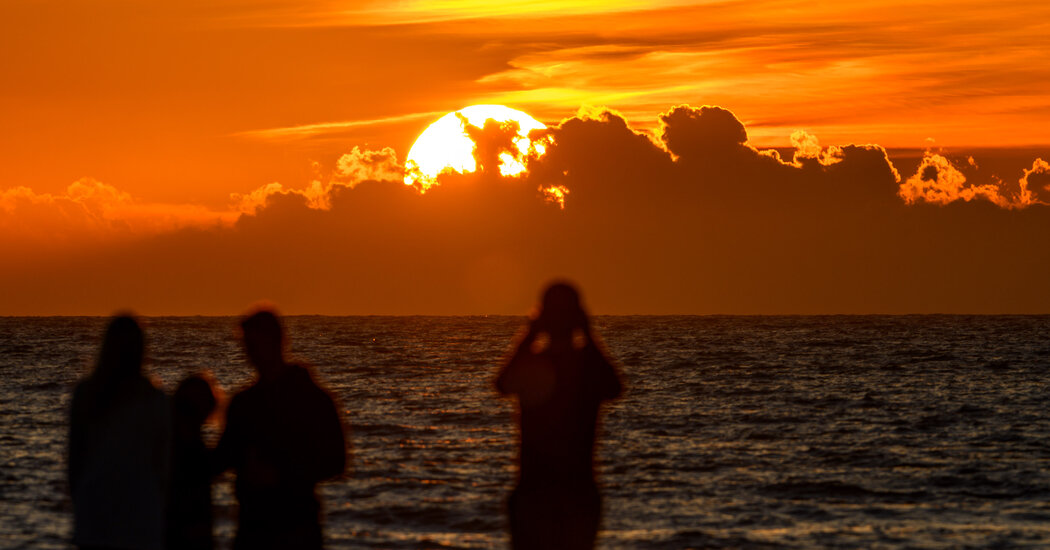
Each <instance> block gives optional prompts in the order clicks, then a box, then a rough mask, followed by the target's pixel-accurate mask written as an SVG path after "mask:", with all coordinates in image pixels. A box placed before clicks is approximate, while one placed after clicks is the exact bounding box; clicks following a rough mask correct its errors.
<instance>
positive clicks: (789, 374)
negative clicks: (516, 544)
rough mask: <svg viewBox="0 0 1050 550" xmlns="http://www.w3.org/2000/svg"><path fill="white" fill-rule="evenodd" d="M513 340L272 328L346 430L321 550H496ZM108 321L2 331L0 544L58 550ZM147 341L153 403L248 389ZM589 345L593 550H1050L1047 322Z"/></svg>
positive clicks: (226, 356)
mask: <svg viewBox="0 0 1050 550" xmlns="http://www.w3.org/2000/svg"><path fill="white" fill-rule="evenodd" d="M523 321H524V319H522V318H517V317H309V316H308V317H291V318H289V319H288V320H287V322H288V327H289V332H290V338H291V341H292V349H293V355H294V356H295V357H296V358H298V359H299V360H301V361H303V362H305V363H309V364H310V365H312V367H313V369H314V372H315V374H316V377H317V378H318V379H319V380H321V381H323V383H324V384H325V385H327V387H328V388H329V390H331V392H332V393H333V394H334V395H335V396H336V398H337V399H338V401H339V403H340V408H341V409H342V410H343V411H344V413H345V419H346V420H347V422H348V424H349V426H350V430H351V435H350V441H351V445H352V448H351V466H350V476H349V477H348V478H347V479H345V480H339V481H334V482H330V483H327V484H325V485H324V486H323V488H322V493H323V496H324V500H325V505H326V512H325V516H326V537H327V542H328V546H329V547H330V548H506V547H507V541H508V538H507V535H506V520H505V516H504V508H503V506H504V502H505V499H506V496H507V494H508V492H509V491H510V489H511V487H512V485H513V482H514V458H515V453H516V431H515V426H514V424H513V402H511V401H509V400H505V399H501V398H499V397H498V396H497V394H496V392H495V391H494V390H493V386H492V382H493V379H494V376H495V374H496V371H497V369H498V368H499V365H500V361H501V360H502V358H503V357H505V355H506V353H507V352H508V350H509V349H510V347H511V345H512V341H513V339H514V337H515V335H516V334H517V333H518V331H519V330H520V329H521V328H522V324H523ZM105 322H106V320H105V319H103V318H69V317H66V318H0V547H4V548H67V547H68V540H69V537H70V532H71V506H70V502H69V498H68V496H67V490H66V486H65V470H64V468H65V463H64V452H65V438H66V430H67V414H68V411H67V409H68V406H69V399H70V391H71V389H72V386H73V384H74V383H75V381H76V380H77V379H78V378H79V377H81V376H83V375H84V374H85V373H87V372H88V370H89V369H90V367H91V364H92V361H93V360H94V356H95V354H96V352H97V347H98V344H99V340H100V336H101V333H102V329H103V326H104V324H105ZM143 323H144V327H145V330H146V333H147V338H148V344H147V345H148V354H149V363H150V364H149V367H148V370H149V372H150V373H151V374H152V375H153V376H154V377H155V378H156V379H157V380H158V383H159V384H160V385H161V386H162V387H163V388H164V389H166V390H168V391H171V390H172V389H173V388H174V386H175V384H176V383H177V382H178V381H179V379H180V378H181V377H183V376H185V375H188V374H190V373H193V372H196V371H199V370H209V371H211V372H212V373H213V375H214V377H215V378H216V380H217V381H218V382H219V383H220V384H221V387H222V388H223V389H224V390H225V391H226V392H227V394H231V393H232V392H234V391H236V389H237V388H239V387H242V386H244V385H245V384H247V383H249V382H250V380H251V377H252V370H251V368H250V367H249V366H247V365H246V364H245V361H244V357H243V353H242V352H241V351H240V348H239V346H238V343H237V340H236V332H235V326H236V319H235V318H222V317H218V318H216V317H157V318H147V319H144V320H143ZM595 326H596V330H597V332H598V333H599V334H600V335H601V336H602V337H603V338H604V340H605V345H606V347H607V349H608V352H609V354H610V355H611V356H612V357H613V358H614V359H615V360H616V362H617V363H618V364H619V365H620V368H621V370H622V374H623V377H624V379H625V382H626V386H627V390H626V393H625V394H624V396H623V397H622V398H621V399H620V400H618V401H616V402H613V403H611V404H609V405H608V406H607V407H606V409H605V417H604V419H605V420H604V425H603V429H602V435H601V436H600V450H599V455H600V462H601V466H600V475H601V481H602V484H603V494H604V497H605V500H604V505H605V516H604V521H603V527H602V531H601V532H600V534H599V547H601V548H1024V547H1030V548H1046V547H1050V401H1048V397H1050V386H1048V379H1050V376H1048V369H1050V317H1047V316H1024V317H1000V316H974V317H970V316H888V317H883V316H845V317H843V316H831V317H721V316H717V317H598V318H596V319H595ZM208 436H209V438H210V439H212V440H214V438H215V436H216V428H215V427H214V426H210V427H209V433H208ZM231 479H232V478H231V477H230V476H229V475H227V476H225V477H223V478H220V479H219V480H218V481H217V482H216V484H215V488H214V495H215V501H216V516H217V523H218V526H217V531H218V533H217V535H218V539H219V541H220V542H221V547H227V546H228V543H229V540H230V538H231V536H232V532H233V525H234V518H235V517H236V503H235V501H234V500H233V498H232V495H231Z"/></svg>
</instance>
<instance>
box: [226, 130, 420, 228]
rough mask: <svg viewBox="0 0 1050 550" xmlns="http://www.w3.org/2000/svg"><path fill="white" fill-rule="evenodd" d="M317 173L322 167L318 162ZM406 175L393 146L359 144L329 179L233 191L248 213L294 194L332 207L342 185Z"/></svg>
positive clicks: (338, 163) (235, 200)
mask: <svg viewBox="0 0 1050 550" xmlns="http://www.w3.org/2000/svg"><path fill="white" fill-rule="evenodd" d="M314 171H315V172H320V171H321V167H320V166H319V165H317V164H316V163H315V166H314ZM404 177H405V168H404V166H403V165H401V164H400V163H399V162H398V160H397V153H396V152H395V151H394V150H393V149H392V148H390V147H384V148H383V149H380V150H378V151H373V150H368V149H361V148H360V147H358V146H356V145H355V146H354V148H353V149H352V150H351V151H350V152H349V153H346V154H344V155H342V156H340V157H339V159H338V160H337V161H336V163H335V168H334V169H333V170H332V172H331V174H330V175H329V176H328V177H327V178H315V179H313V180H312V181H310V183H309V185H307V186H306V187H304V188H302V189H298V188H290V187H285V186H284V185H282V184H281V183H279V182H272V183H268V184H266V185H263V186H260V187H258V188H256V189H254V190H252V191H250V192H248V193H231V194H230V200H231V201H233V203H234V208H235V210H237V211H238V212H241V213H244V214H255V213H256V212H258V210H259V209H260V208H262V207H264V206H266V205H267V204H268V203H269V201H270V200H271V199H272V198H273V197H276V196H288V195H294V196H297V197H301V198H302V199H303V200H304V202H305V203H306V204H307V205H308V206H309V207H310V208H313V209H316V210H328V209H330V208H331V207H332V202H331V197H332V194H333V193H334V192H336V191H338V190H339V189H342V188H351V189H352V188H353V187H354V186H356V185H357V184H359V183H361V182H363V181H387V182H398V183H400V182H401V181H402V180H403V179H404Z"/></svg>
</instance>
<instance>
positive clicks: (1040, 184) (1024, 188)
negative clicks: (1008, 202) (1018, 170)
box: [1020, 158, 1050, 204]
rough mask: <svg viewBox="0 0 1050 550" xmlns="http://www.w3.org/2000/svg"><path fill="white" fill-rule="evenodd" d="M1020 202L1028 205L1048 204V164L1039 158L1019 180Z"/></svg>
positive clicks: (1049, 172) (1049, 198)
mask: <svg viewBox="0 0 1050 550" xmlns="http://www.w3.org/2000/svg"><path fill="white" fill-rule="evenodd" d="M1020 184H1021V197H1022V199H1021V200H1022V201H1023V202H1025V203H1028V204H1050V163H1048V162H1046V161H1045V160H1043V159H1041V158H1039V159H1035V162H1033V163H1032V168H1031V169H1026V170H1025V171H1024V176H1023V177H1022V178H1021V181H1020Z"/></svg>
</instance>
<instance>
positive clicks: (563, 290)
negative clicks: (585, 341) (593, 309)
mask: <svg viewBox="0 0 1050 550" xmlns="http://www.w3.org/2000/svg"><path fill="white" fill-rule="evenodd" d="M540 304H541V310H540V313H539V317H538V318H537V322H538V324H539V325H540V326H541V327H543V330H545V331H546V332H547V333H548V334H549V335H550V336H551V338H570V337H572V334H573V331H575V330H576V329H582V328H584V327H585V326H586V324H587V313H586V312H585V311H584V310H583V306H581V305H580V293H579V292H577V291H576V288H575V287H573V286H572V285H571V284H569V283H567V282H555V283H552V284H551V285H550V286H548V287H547V289H546V290H545V291H544V292H543V298H542V299H541V301H540Z"/></svg>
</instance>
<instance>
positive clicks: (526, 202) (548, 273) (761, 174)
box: [0, 105, 1050, 314]
mask: <svg viewBox="0 0 1050 550" xmlns="http://www.w3.org/2000/svg"><path fill="white" fill-rule="evenodd" d="M659 121H660V125H661V128H660V131H658V132H654V133H649V132H646V131H644V130H637V129H635V128H634V127H632V125H631V124H630V123H628V121H627V120H626V118H625V117H623V116H622V115H620V114H618V113H616V112H613V111H609V110H593V109H592V110H588V111H586V112H581V113H580V114H579V115H577V116H573V117H570V118H568V119H566V120H563V121H561V122H560V123H558V124H554V125H550V126H549V127H548V128H547V129H546V130H543V131H540V132H537V133H536V134H535V136H534V137H535V138H536V139H539V140H541V143H542V144H543V145H544V147H545V151H546V152H545V154H543V155H537V154H533V155H531V156H522V157H521V160H522V161H524V162H526V163H527V166H528V171H527V172H526V173H524V174H522V175H520V176H516V177H505V176H503V175H502V174H501V173H500V171H499V170H493V169H492V167H497V166H500V164H499V162H500V158H499V155H500V154H503V153H506V150H507V149H508V144H507V139H506V138H507V135H506V134H507V132H505V130H506V128H503V127H502V126H500V125H485V126H482V127H479V128H478V129H477V130H478V131H477V133H476V135H475V139H476V141H477V142H478V143H477V149H476V151H475V155H476V156H477V157H478V164H479V165H481V166H483V167H484V166H486V163H489V164H488V166H490V169H488V170H485V169H482V170H479V171H477V172H476V173H468V174H458V173H446V174H442V175H440V176H439V182H440V184H439V185H436V186H433V187H431V188H430V189H428V190H427V192H426V193H425V194H423V193H421V190H420V189H417V188H415V187H412V186H407V185H404V183H403V181H402V180H401V177H400V176H401V175H402V174H403V172H402V171H401V170H402V169H401V168H400V165H399V164H398V163H397V160H396V157H395V156H394V155H393V152H392V151H389V150H382V151H364V150H360V149H358V150H356V151H351V152H350V153H348V154H347V155H345V156H344V157H342V159H340V161H337V162H336V164H335V165H334V167H328V168H317V170H316V174H315V176H314V177H313V178H311V181H310V183H309V184H308V185H306V186H303V187H298V188H289V187H286V186H284V185H281V184H279V183H272V184H268V185H265V186H262V187H260V188H259V189H257V190H255V191H253V192H251V193H246V194H244V195H239V196H236V197H234V198H235V199H236V200H235V201H234V203H233V205H232V206H231V208H230V213H231V214H232V215H234V216H235V219H236V221H235V222H234V223H232V224H229V223H227V224H226V225H223V226H221V227H218V228H210V229H205V230H201V229H199V228H198V227H199V226H192V225H190V226H186V227H187V228H186V229H183V230H180V231H175V232H168V233H157V234H152V236H151V237H149V238H148V239H146V240H144V241H142V242H140V243H137V244H134V245H129V247H130V248H128V247H125V248H123V249H121V250H114V251H109V252H107V251H100V252H99V253H98V254H97V255H95V256H92V257H90V258H72V259H68V260H67V261H65V262H64V263H63V262H59V263H57V264H54V265H52V266H50V267H36V268H34V267H32V266H30V267H28V268H26V269H22V270H20V271H19V272H17V273H16V272H13V271H12V272H7V273H0V289H3V288H24V289H27V291H26V292H27V293H26V294H25V296H23V295H22V294H18V295H12V296H4V297H3V298H4V299H0V304H2V305H3V307H4V308H6V309H0V313H19V312H27V311H30V310H32V311H35V312H38V313H48V312H70V311H69V310H68V309H63V308H67V306H68V304H70V303H77V304H79V305H80V307H83V308H85V309H80V310H77V311H75V312H78V313H87V312H95V313H106V312H107V311H110V310H111V309H113V307H114V306H115V305H117V304H119V305H128V306H133V307H138V308H139V309H140V310H142V311H144V312H146V313H229V312H236V311H239V310H240V308H242V307H243V306H244V304H246V303H250V302H252V301H255V300H258V299H260V298H267V299H272V300H274V301H275V302H277V303H279V304H281V305H282V307H283V308H284V309H285V310H286V311H288V312H291V313H295V312H299V313H332V314H336V313H405V314H408V313H446V314H458V313H520V312H522V311H526V310H527V308H528V307H529V306H530V305H531V303H532V301H533V300H534V298H535V296H534V294H535V292H536V290H537V288H538V287H539V286H540V285H541V284H542V283H543V282H545V281H546V280H548V279H550V278H552V277H555V276H567V277H570V278H573V279H576V280H577V281H579V282H580V284H581V285H582V286H583V288H584V289H585V291H586V292H587V293H588V296H589V297H590V298H589V301H590V302H591V303H592V304H594V305H595V307H596V308H597V309H598V311H599V312H605V313H686V312H689V313H832V312H838V313H841V312H855V313H872V312H887V313H891V312H896V313H899V312H960V311H966V312H974V311H982V312H994V311H1046V310H1048V309H1050V295H1046V294H1045V293H1044V294H1039V295H1038V296H1034V297H1033V293H1032V292H1031V288H1034V287H1035V286H1036V285H1039V284H1045V283H1043V282H1042V281H1041V274H1043V273H1045V272H1046V271H1047V270H1050V251H1046V250H1043V249H1040V248H1038V247H1032V246H1031V245H1030V241H1029V240H1026V239H1022V238H1014V237H1012V236H1023V235H1040V234H1047V232H1050V208H1048V207H1047V206H1044V205H1043V204H1040V201H1045V196H1046V193H1047V192H1048V191H1050V190H1048V189H1047V185H1048V184H1050V181H1048V177H1050V165H1048V163H1046V162H1044V161H1042V160H1037V161H1036V162H1035V163H1034V164H1032V166H1031V169H1028V170H1025V171H1024V173H1023V176H1022V177H1021V178H1020V179H1019V178H1017V177H1011V178H1009V180H1008V181H1015V182H1017V183H1016V185H1015V187H1016V189H1015V190H1014V191H1010V190H1007V189H1006V188H1005V187H1002V185H1001V183H996V182H995V181H992V180H989V181H990V183H985V182H984V181H981V182H980V183H979V184H974V181H976V179H975V178H976V176H975V174H977V170H978V168H977V167H976V166H974V165H972V164H970V163H968V162H966V161H965V157H962V159H960V160H958V161H953V160H952V159H950V158H949V155H947V154H941V153H935V152H932V151H928V152H927V153H926V154H925V155H923V156H922V157H921V158H916V159H915V160H914V162H915V163H916V164H917V166H915V170H914V173H913V171H912V166H911V165H908V167H907V169H906V172H907V173H910V174H912V175H911V176H909V177H907V178H905V179H903V181H902V177H901V175H900V171H898V169H897V167H896V166H895V165H894V162H891V160H890V156H889V155H888V153H887V151H886V150H885V149H884V148H882V147H879V146H877V145H840V146H822V145H821V144H820V142H819V140H818V139H817V138H816V137H815V136H812V135H810V134H808V133H805V132H796V133H795V134H794V135H793V136H791V139H792V145H793V148H791V149H784V150H782V151H781V152H778V151H773V150H759V149H757V148H755V147H754V146H753V145H751V143H750V142H749V139H748V134H747V129H746V127H745V126H744V125H743V124H742V123H741V122H740V120H739V119H738V118H737V117H736V116H735V115H734V114H733V113H732V112H730V111H728V110H726V109H722V108H719V107H712V106H705V107H697V108H694V107H689V106H682V105H680V106H676V107H674V108H672V109H670V110H668V111H667V112H665V113H664V114H663V115H661V116H660V118H659ZM782 153H783V155H784V156H785V157H790V158H789V159H785V158H782V157H781V154H782ZM1025 162H1026V163H1027V162H1028V161H1027V160H1026V161H1025ZM493 163H495V164H493ZM974 164H976V163H974ZM986 164H988V163H986V162H984V160H982V162H981V164H980V165H981V166H982V167H984V166H985V165H986ZM902 166H903V165H902ZM326 170H327V171H326ZM1018 170H1019V169H1018ZM7 193H8V194H10V195H11V197H10V198H7V197H6V195H5V198H4V200H3V202H2V203H0V204H3V205H5V206H4V207H3V208H5V209H7V208H10V206H8V205H9V204H23V203H27V204H30V205H32V204H38V203H39V204H44V205H45V206H46V207H47V208H50V209H52V210H55V211H61V210H62V208H66V207H68V208H72V209H74V210H75V211H77V212H80V214H78V215H81V216H94V218H92V219H96V220H97V219H101V220H113V221H114V222H115V220H122V219H123V218H122V217H121V215H118V214H117V212H122V211H121V210H119V209H120V208H130V207H132V206H135V205H137V206H138V207H141V206H142V205H138V203H137V202H136V201H135V200H134V199H133V198H132V197H128V196H127V195H126V194H122V193H120V192H119V191H117V190H115V189H112V188H109V187H107V186H102V185H96V184H94V183H91V184H89V183H84V184H83V187H77V188H76V189H71V190H69V191H68V192H67V193H66V194H64V195H63V196H62V197H61V200H55V199H54V198H53V197H52V198H45V199H41V198H40V197H39V196H37V195H35V194H32V193H31V192H29V191H28V190H24V189H23V190H15V191H9V192H7ZM996 193H998V195H997V194H996ZM1025 193H1028V195H1025ZM1022 195H1024V196H1029V197H1034V198H1029V199H1021V198H1017V197H1021V196H1022ZM996 197H998V198H996ZM1004 197H1005V198H1006V199H1008V202H1007V204H1008V205H1014V204H1019V203H1021V202H1024V203H1025V204H1028V205H1029V206H1028V207H1026V208H1009V207H1008V208H1000V207H999V206H997V205H1000V206H1001V203H1002V199H1003V198H1004ZM1040 197H1043V198H1040ZM19 201H21V202H19ZM34 201H36V202H34ZM49 201H50V202H49ZM996 201H999V202H996ZM59 203H61V205H63V206H58V205H59ZM96 203H98V204H105V205H110V206H108V208H110V210H108V211H107V210H105V209H104V208H102V207H99V206H96ZM19 208H28V206H20V207H19ZM4 212H5V213H6V212H7V210H4ZM103 212H109V213H108V214H105V213H103ZM224 219H226V218H224ZM4 220H5V221H8V222H9V221H10V220H9V218H8V217H6V215H5V218H4ZM107 223H109V222H107ZM125 268H126V269H125ZM70 274H77V275H76V276H77V277H87V278H89V279H90V280H92V281H95V282H94V283H92V284H94V285H96V287H97V288H93V289H92V292H91V293H90V295H89V296H87V297H85V296H84V295H83V293H80V294H77V293H76V292H74V290H75V289H76V287H75V286H72V285H70V280H71V279H70V278H71V277H72V276H71V275H70ZM147 279H148V280H150V281H151V282H152V283H151V284H154V285H163V286H164V288H166V289H169V290H170V291H169V292H167V293H157V292H154V291H152V290H151V289H149V288H144V287H143V285H142V284H140V282H139V281H140V280H147ZM975 281H980V284H974V282H975ZM33 289H36V290H35V291H34V290H33ZM32 292H35V294H33V293H32ZM48 308H52V309H48Z"/></svg>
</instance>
